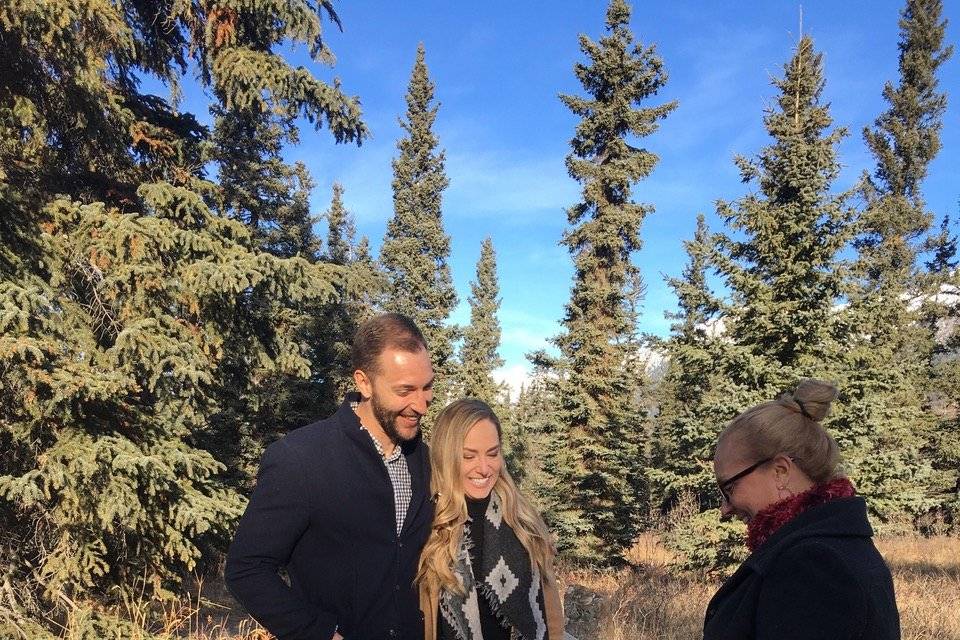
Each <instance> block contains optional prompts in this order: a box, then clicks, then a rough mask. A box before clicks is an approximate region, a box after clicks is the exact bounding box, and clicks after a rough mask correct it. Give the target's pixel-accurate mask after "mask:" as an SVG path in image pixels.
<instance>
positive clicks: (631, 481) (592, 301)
mask: <svg viewBox="0 0 960 640" xmlns="http://www.w3.org/2000/svg"><path fill="white" fill-rule="evenodd" d="M629 22H630V7H629V5H627V3H626V2H624V1H623V0H612V1H611V2H610V4H609V6H608V8H607V16H606V30H607V35H605V36H604V37H602V38H601V39H600V41H599V42H594V41H592V40H590V39H589V38H588V37H586V36H584V35H581V36H580V48H581V50H582V51H583V53H584V54H585V55H586V56H587V58H588V60H589V64H577V65H576V66H575V68H574V72H575V74H576V76H577V78H578V80H579V81H580V82H581V84H582V85H583V87H584V89H585V90H586V91H587V93H588V94H589V96H588V97H581V96H575V95H562V96H560V98H561V100H562V101H563V103H564V104H565V105H567V107H569V108H570V109H571V110H572V111H573V112H574V113H575V114H576V115H577V116H579V117H580V118H581V120H580V122H579V123H578V125H577V128H576V135H575V136H574V138H573V140H572V141H571V147H572V153H571V154H570V155H569V156H568V157H567V169H568V171H569V173H570V175H571V177H573V178H574V179H576V180H577V181H578V182H580V183H581V184H582V185H583V189H582V200H581V202H579V203H578V204H576V205H574V206H573V207H571V208H570V209H569V210H568V212H567V218H568V221H569V223H570V224H571V225H573V227H572V229H571V230H569V231H568V232H567V233H566V234H565V236H564V238H563V244H565V245H566V246H567V247H568V249H569V251H570V253H571V255H572V256H573V260H574V265H575V275H574V284H573V290H572V292H571V298H570V302H569V303H568V304H567V307H566V315H565V318H564V320H563V325H564V332H563V333H562V335H560V336H559V337H558V338H557V344H558V345H559V347H560V349H561V351H562V353H563V356H564V358H565V359H566V360H567V366H568V367H569V374H568V376H567V378H566V380H565V382H564V385H563V393H562V396H561V397H562V405H563V409H562V410H563V417H562V419H563V423H564V425H565V427H566V429H567V430H568V438H569V442H568V444H567V446H568V447H569V449H570V451H571V452H573V455H574V456H575V458H576V459H575V460H574V461H573V465H572V467H571V468H568V469H565V470H564V472H565V473H567V474H569V476H570V477H569V489H570V500H571V515H572V517H573V518H574V521H575V520H579V521H580V523H579V524H577V525H576V528H578V529H580V531H581V532H582V535H578V536H577V538H576V547H575V548H574V550H573V554H574V555H575V556H577V557H579V558H581V559H584V560H590V561H598V560H610V561H615V560H616V559H617V558H618V556H619V554H620V552H621V551H622V550H623V549H625V548H627V547H628V546H629V545H630V544H631V542H632V540H633V538H634V536H635V535H636V533H637V531H638V517H637V516H638V499H637V496H638V491H639V489H640V487H639V486H638V482H637V471H638V466H639V465H641V462H640V460H641V459H642V458H641V454H642V449H641V440H642V431H641V429H642V423H643V419H642V415H641V413H640V411H639V408H638V396H639V389H638V387H639V384H640V383H641V381H639V380H637V379H636V377H635V376H633V375H631V374H630V373H629V372H628V371H629V369H628V368H627V367H626V365H627V364H628V363H629V362H631V361H632V359H633V358H634V355H635V354H634V349H635V347H636V344H635V342H634V340H633V338H634V336H635V326H634V325H633V320H634V317H633V311H634V309H635V306H636V298H635V295H637V294H639V292H640V290H641V287H640V286H639V284H638V283H639V279H638V273H637V270H636V267H635V266H634V265H633V264H632V263H631V260H630V258H631V255H632V254H633V252H634V251H636V250H638V249H639V248H640V236H639V232H640V225H641V223H642V221H643V218H644V217H645V216H646V215H647V214H648V213H650V212H651V211H652V207H650V206H648V205H641V204H636V203H634V202H633V201H632V200H631V189H632V186H633V184H634V183H635V182H636V181H638V180H640V179H642V178H645V177H646V176H648V175H649V174H650V172H651V171H652V170H653V167H654V165H655V164H656V162H657V157H656V155H655V154H653V153H652V152H650V151H648V150H646V149H641V148H637V147H635V146H633V145H631V144H630V142H628V137H629V136H640V137H642V136H646V135H649V134H651V133H653V132H654V131H655V130H656V129H657V126H658V121H659V120H661V119H663V118H664V117H666V116H667V114H669V113H670V111H672V110H673V109H674V108H675V106H676V104H675V103H673V102H671V103H667V104H662V105H658V106H652V107H647V106H641V104H642V103H643V102H644V101H646V100H647V99H649V98H651V97H652V96H654V95H655V94H656V93H657V92H658V91H659V90H660V88H661V87H662V86H663V85H664V83H665V82H666V73H665V71H664V69H663V63H662V61H661V59H660V57H659V56H658V55H657V54H656V51H655V49H654V47H653V46H642V45H640V44H638V43H635V42H634V39H633V34H632V33H631V31H630V27H629Z"/></svg>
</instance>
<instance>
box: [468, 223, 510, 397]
mask: <svg viewBox="0 0 960 640" xmlns="http://www.w3.org/2000/svg"><path fill="white" fill-rule="evenodd" d="M470 292H471V295H470V298H469V302H470V326H468V327H467V328H466V329H465V330H464V333H463V347H462V348H461V351H460V381H461V384H462V385H463V389H462V394H463V395H464V396H468V397H473V398H480V399H481V400H483V401H484V402H486V403H487V404H489V405H491V406H494V407H497V406H499V405H500V404H501V402H500V400H501V395H502V394H501V391H502V390H501V389H500V386H499V385H498V384H497V382H496V380H494V379H493V370H494V369H496V368H497V367H500V366H502V365H503V359H502V358H501V357H500V356H499V354H498V353H497V350H498V349H499V348H500V322H499V320H497V311H498V310H499V309H500V299H499V297H498V296H499V294H500V286H499V284H498V283H497V256H496V254H495V253H494V249H493V241H492V240H491V239H490V238H489V237H488V238H484V240H483V244H482V245H481V246H480V259H479V260H478V261H477V278H476V280H475V281H474V282H472V283H470Z"/></svg>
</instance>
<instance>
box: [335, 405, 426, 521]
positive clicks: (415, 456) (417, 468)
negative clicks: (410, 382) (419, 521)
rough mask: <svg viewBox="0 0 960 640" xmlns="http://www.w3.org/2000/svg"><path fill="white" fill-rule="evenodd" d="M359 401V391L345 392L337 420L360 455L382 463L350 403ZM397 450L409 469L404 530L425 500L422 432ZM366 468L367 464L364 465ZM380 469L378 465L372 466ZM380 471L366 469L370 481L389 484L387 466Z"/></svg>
mask: <svg viewBox="0 0 960 640" xmlns="http://www.w3.org/2000/svg"><path fill="white" fill-rule="evenodd" d="M358 402H360V394H359V393H357V392H355V391H352V392H350V393H347V394H346V395H345V396H344V399H343V403H342V404H341V405H340V408H339V409H338V410H337V413H336V414H335V417H336V421H337V424H338V425H340V428H341V429H343V430H344V432H345V433H346V435H347V437H349V438H350V439H351V440H352V441H353V442H354V444H355V445H357V447H358V448H359V449H360V455H363V456H366V457H370V458H372V459H374V460H376V461H377V462H378V463H379V464H380V466H381V467H382V466H383V458H381V456H380V454H379V453H377V449H376V447H375V446H374V444H373V440H371V439H370V435H369V434H368V433H367V432H365V431H364V430H363V429H361V428H360V418H358V417H357V414H356V412H355V411H354V410H353V407H354V406H355V405H356V404H357V403H358ZM400 450H401V451H402V452H403V456H404V457H405V458H406V460H407V468H408V469H409V470H410V489H411V492H412V495H411V496H410V506H409V507H408V508H407V515H406V516H405V517H404V519H403V530H402V531H401V534H402V533H403V532H404V531H406V530H407V529H408V528H409V527H410V526H411V525H412V523H413V522H414V521H415V520H416V518H417V514H418V513H419V512H420V510H421V509H422V508H423V505H424V503H426V502H427V493H428V492H429V490H430V464H429V462H428V460H427V445H426V443H425V442H423V433H422V432H419V433H417V435H416V437H415V438H413V439H412V440H407V441H406V442H402V443H401V444H400ZM363 466H364V468H365V469H369V467H368V466H367V465H363ZM375 468H377V469H378V471H380V469H379V467H375ZM382 471H383V473H379V472H378V473H376V474H373V473H368V474H367V475H368V479H369V480H370V482H386V483H387V484H389V482H390V478H389V476H388V475H387V473H386V470H385V469H383V470H382Z"/></svg>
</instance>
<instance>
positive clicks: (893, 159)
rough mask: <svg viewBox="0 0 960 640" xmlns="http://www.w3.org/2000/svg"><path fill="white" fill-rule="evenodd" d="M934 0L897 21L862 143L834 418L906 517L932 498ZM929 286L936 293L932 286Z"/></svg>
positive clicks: (856, 468) (864, 483) (871, 486)
mask: <svg viewBox="0 0 960 640" xmlns="http://www.w3.org/2000/svg"><path fill="white" fill-rule="evenodd" d="M941 10H942V7H941V3H940V2H939V1H938V0H933V1H926V0H924V1H915V0H909V1H908V2H907V6H906V8H905V9H904V11H903V13H902V18H901V21H900V28H901V39H900V46H899V48H900V60H899V69H900V81H899V83H898V85H897V86H896V87H895V86H894V85H893V84H892V83H889V82H888V83H887V85H886V87H885V88H884V90H883V96H884V98H885V99H886V101H887V103H888V104H889V108H888V109H887V111H885V112H884V113H883V114H881V115H880V116H879V117H878V118H877V120H876V122H875V125H874V126H875V128H874V129H872V130H871V129H865V130H864V138H865V140H866V142H867V146H868V147H869V148H870V150H871V151H872V152H873V154H874V156H875V158H876V160H877V167H876V171H875V172H874V175H873V176H870V177H868V178H867V182H866V185H865V188H864V196H865V202H866V206H865V209H864V211H863V214H862V216H861V218H860V220H859V221H858V222H859V227H860V228H859V232H860V233H859V235H858V237H857V239H856V241H855V243H854V244H855V246H856V249H857V259H856V261H855V262H854V263H853V268H852V276H853V277H852V282H851V285H850V286H849V287H848V291H847V298H848V300H849V307H848V308H847V309H846V310H845V311H844V313H843V315H844V322H843V330H844V331H845V332H846V334H847V337H846V341H847V342H848V346H847V349H845V350H844V363H843V369H844V370H845V372H846V374H847V376H846V380H845V382H844V386H843V390H844V397H845V400H846V404H847V406H846V410H845V411H844V413H843V415H842V416H839V419H838V420H837V421H836V422H835V423H834V424H835V427H836V428H837V429H838V430H839V431H840V432H842V433H843V434H844V436H845V439H846V441H847V442H848V444H849V445H850V446H849V447H847V449H846V454H847V461H848V465H849V471H850V473H851V474H852V475H853V477H854V478H856V479H857V481H858V482H857V487H858V490H859V491H860V493H862V494H863V495H865V496H866V498H867V499H868V501H869V503H870V506H871V509H872V511H873V512H874V513H875V514H876V515H877V516H879V517H880V518H881V520H883V521H887V522H889V521H891V520H902V519H904V518H907V519H911V518H915V517H916V516H918V515H920V514H921V513H923V512H924V511H926V510H928V509H929V508H930V507H932V506H933V502H932V500H931V494H934V493H939V491H937V490H936V489H935V487H934V485H935V484H938V482H942V479H941V480H940V481H938V480H937V479H935V478H934V477H933V476H934V473H933V470H932V468H931V465H930V458H929V457H928V456H926V455H924V453H923V449H924V447H925V445H926V444H927V442H928V441H929V438H930V430H931V427H932V419H933V416H932V414H931V413H930V412H929V411H927V410H926V409H925V406H924V405H925V395H924V388H925V386H926V378H927V376H928V375H929V373H928V372H929V362H930V353H931V350H932V349H933V348H934V339H935V335H934V332H935V325H932V324H931V323H930V322H921V321H920V320H921V317H920V313H919V311H920V310H919V309H918V305H917V304H916V301H917V300H922V299H923V298H924V297H929V296H930V294H934V293H936V289H938V288H939V283H938V282H937V280H936V279H930V278H924V277H922V274H920V273H918V270H917V264H916V263H917V254H918V251H919V250H921V249H922V244H921V243H922V241H923V240H924V237H925V236H926V234H927V233H928V231H929V228H930V222H931V219H932V215H931V214H930V213H929V212H928V211H927V210H926V207H925V204H924V201H923V197H922V193H921V183H922V181H923V178H924V177H925V176H926V173H927V167H928V165H929V163H930V161H931V160H933V158H934V156H935V155H936V153H937V151H938V150H939V148H940V138H939V132H940V129H941V128H942V117H943V112H944V110H945V108H946V97H945V96H944V95H943V94H942V93H937V80H936V70H937V68H938V67H939V66H940V65H941V64H942V63H943V62H944V61H945V60H946V58H947V57H948V56H949V55H950V49H949V48H947V49H944V48H943V35H944V26H945V25H944V24H943V23H941V22H940V17H939V16H940V13H941ZM925 284H926V285H933V287H935V288H936V289H933V290H931V287H930V286H927V287H924V286H923V285H925Z"/></svg>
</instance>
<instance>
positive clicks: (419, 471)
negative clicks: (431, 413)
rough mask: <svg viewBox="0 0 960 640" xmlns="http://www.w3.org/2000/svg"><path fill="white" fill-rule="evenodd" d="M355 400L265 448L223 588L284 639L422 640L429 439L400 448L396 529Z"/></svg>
mask: <svg viewBox="0 0 960 640" xmlns="http://www.w3.org/2000/svg"><path fill="white" fill-rule="evenodd" d="M350 400H356V398H354V397H350V398H348V399H347V400H346V401H344V403H343V405H342V406H341V407H340V409H339V411H337V413H335V414H334V415H333V416H332V417H330V418H328V419H326V420H321V421H320V422H316V423H313V424H311V425H308V426H305V427H302V428H300V429H297V430H295V431H292V432H290V433H289V434H287V435H286V436H285V437H283V438H281V439H280V440H278V441H277V442H275V443H273V444H271V445H270V446H269V447H268V448H267V450H266V452H265V453H264V455H263V459H262V461H261V463H260V473H259V474H258V476H257V485H256V487H255V489H254V491H253V495H252V496H251V498H250V504H249V505H248V506H247V510H246V512H245V513H244V514H243V517H242V518H241V519H240V524H239V526H238V528H237V533H236V537H235V538H234V540H233V544H232V545H231V546H230V551H229V553H228V554H227V563H226V569H225V577H226V582H227V587H228V588H229V589H230V592H231V593H232V594H233V595H234V597H235V598H236V599H237V600H238V601H239V602H240V603H241V604H243V606H244V607H246V609H247V611H248V612H249V613H250V615H252V616H253V617H254V618H255V619H256V620H257V621H258V622H259V623H260V624H262V625H263V626H264V627H266V628H267V629H268V630H269V631H270V632H271V633H273V634H274V635H276V636H277V637H278V638H279V639H280V640H329V639H330V638H332V637H333V634H334V631H339V633H340V634H341V635H342V636H343V637H344V638H345V639H346V640H421V639H422V638H423V617H422V615H421V613H420V610H419V601H418V596H417V591H416V590H415V589H414V586H413V578H414V575H415V574H416V569H417V563H418V561H419V557H420V550H421V549H422V548H423V545H424V543H425V542H426V540H427V536H428V534H429V533H430V525H431V523H432V521H433V503H432V502H431V501H430V500H429V496H428V492H429V490H430V461H429V457H428V453H427V446H426V444H424V443H422V442H421V441H420V438H419V436H418V437H417V438H416V439H415V440H413V441H411V442H407V443H404V444H403V447H402V450H403V455H404V456H405V457H406V460H407V466H408V468H409V469H410V476H411V481H412V490H413V496H412V498H411V500H410V507H409V509H408V510H407V514H406V518H405V519H404V523H403V529H402V530H401V532H400V535H397V530H396V516H395V508H394V497H393V488H392V484H391V482H390V477H389V475H388V474H387V469H386V466H385V465H384V463H383V459H382V458H381V457H380V455H379V454H378V453H377V450H376V448H375V447H374V444H373V441H372V440H371V438H370V435H369V434H368V433H367V432H365V431H363V430H361V428H360V421H359V419H358V418H357V416H356V414H355V413H354V412H353V409H352V408H351V407H350ZM280 569H285V571H286V574H287V576H288V578H289V585H288V584H287V582H286V581H285V580H284V579H283V578H281V576H280V575H279V573H278V570H280Z"/></svg>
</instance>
